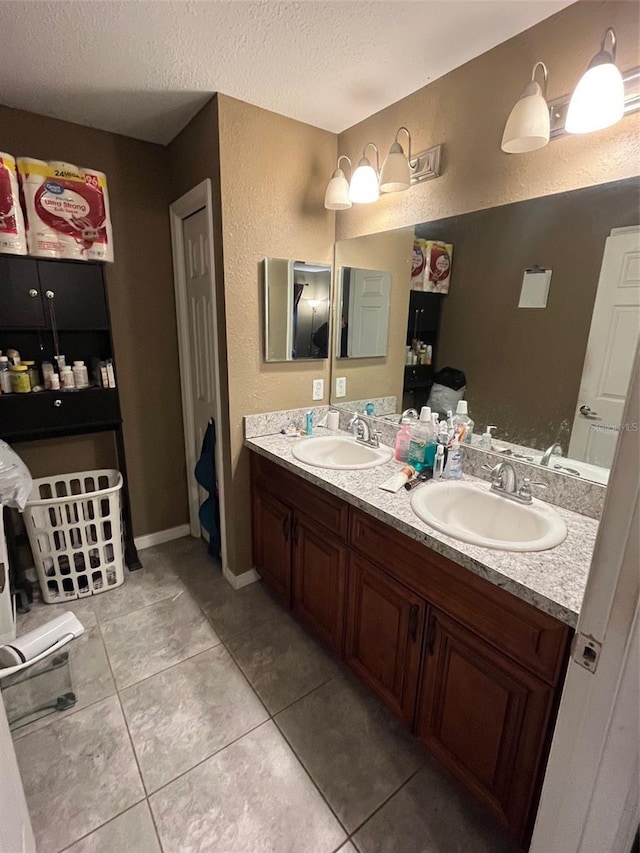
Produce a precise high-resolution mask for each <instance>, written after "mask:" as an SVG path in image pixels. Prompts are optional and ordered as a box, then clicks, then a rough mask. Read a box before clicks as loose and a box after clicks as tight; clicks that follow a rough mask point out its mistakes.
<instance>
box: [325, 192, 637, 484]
mask: <svg viewBox="0 0 640 853" xmlns="http://www.w3.org/2000/svg"><path fill="white" fill-rule="evenodd" d="M639 193H640V179H638V178H635V179H629V180H625V181H617V182H614V183H609V184H604V185H600V186H595V187H589V188H586V189H580V190H575V191H572V192H567V193H561V194H558V195H552V196H544V197H542V198H536V199H531V200H527V201H523V202H516V203H513V204H508V205H503V206H500V207H495V208H490V209H486V210H479V211H474V212H472V213H466V214H463V215H460V216H454V217H449V218H447V219H442V220H437V221H432V222H423V223H420V224H417V225H416V226H415V227H413V228H403V229H398V230H395V231H391V232H386V233H380V234H374V235H368V236H365V237H359V238H354V239H352V240H345V241H341V242H339V243H337V244H336V251H335V263H336V268H337V267H338V266H339V265H348V264H350V263H354V264H356V263H358V264H359V263H360V260H361V259H362V257H363V256H366V257H368V258H370V259H371V263H369V264H366V266H370V267H375V268H377V269H386V270H389V271H390V275H391V291H390V299H389V346H388V351H387V355H386V357H385V358H384V359H379V360H371V362H370V363H367V362H364V361H359V360H355V361H354V363H353V365H352V364H351V361H350V360H349V361H348V362H345V361H344V360H341V359H338V358H334V362H333V365H332V376H333V378H332V390H333V393H335V387H336V383H335V378H336V377H341V376H342V377H345V378H346V386H347V389H346V396H345V397H343V398H340V399H337V398H335V397H333V398H332V403H334V404H338V405H339V404H340V403H343V402H348V401H354V400H366V399H367V398H374V397H375V398H379V397H383V396H395V398H396V400H397V412H396V415H397V413H398V412H399V411H401V410H403V409H406V408H409V407H415V408H417V409H419V408H420V406H422V405H426V404H427V402H428V400H429V395H430V391H431V387H432V385H433V383H434V380H437V379H438V376H439V371H441V370H442V369H443V368H453V369H454V370H455V371H459V372H461V373H462V374H464V377H465V380H466V389H465V392H464V397H465V399H466V400H467V401H468V406H469V413H470V415H471V417H472V418H473V419H474V421H475V428H474V433H475V434H477V435H478V436H479V435H480V434H481V433H483V432H484V431H485V429H486V427H487V426H488V425H490V424H491V425H494V424H495V425H496V427H497V428H496V430H495V437H496V442H495V446H496V447H497V448H504V447H505V443H507V444H509V445H512V446H513V448H512V451H513V453H514V455H517V456H518V457H519V458H526V459H527V461H532V462H533V463H534V464H538V463H540V462H541V461H542V457H543V456H544V454H545V451H549V450H550V449H551V448H552V447H554V445H558V446H557V447H554V452H553V453H550V454H547V459H546V460H545V461H546V463H547V464H548V465H549V466H550V467H551V468H554V469H556V470H562V471H563V472H564V473H568V474H573V475H575V476H581V477H584V478H586V479H593V480H595V481H598V482H606V480H607V470H608V468H609V466H610V464H611V460H612V456H613V450H614V447H615V442H616V438H617V434H618V432H619V430H620V429H624V428H634V427H633V425H630V426H628V427H625V425H622V424H621V419H622V413H623V407H624V403H625V394H626V389H627V386H628V382H629V377H630V372H631V367H632V361H633V355H634V352H635V348H636V345H637V341H638V335H639V332H640V227H639V219H640V217H639V204H638V201H639V198H640V195H639ZM415 238H418V239H421V240H429V241H442V242H443V243H447V244H451V245H452V246H453V252H452V258H453V262H452V269H451V276H450V283H449V291H448V292H447V293H438V292H424V291H420V290H412V276H411V268H412V257H413V248H414V240H415ZM355 259H359V260H357V261H356V260H355ZM414 286H415V280H414ZM414 340H418V341H421V342H422V353H424V352H425V351H426V349H427V347H430V350H429V353H430V356H431V357H430V359H429V361H430V363H426V362H427V359H425V358H424V357H423V356H419V357H415V356H413V353H410V354H407V349H406V348H407V346H412V342H413V341H414ZM410 361H414V362H418V363H407V362H410ZM456 375H459V374H456ZM390 416H392V415H391V413H390ZM635 428H637V426H636V427H635ZM560 452H561V453H562V456H560ZM574 463H575V464H574Z"/></svg>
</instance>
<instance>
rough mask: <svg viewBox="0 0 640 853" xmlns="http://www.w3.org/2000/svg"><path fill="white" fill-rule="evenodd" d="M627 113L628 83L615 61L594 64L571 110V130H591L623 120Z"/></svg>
mask: <svg viewBox="0 0 640 853" xmlns="http://www.w3.org/2000/svg"><path fill="white" fill-rule="evenodd" d="M623 114H624V82H623V80H622V74H621V73H620V71H619V70H618V69H617V68H616V66H615V65H614V63H613V62H603V63H599V64H597V65H592V66H591V67H590V68H588V69H587V70H586V71H585V73H584V74H583V75H582V77H581V78H580V81H579V82H578V85H577V86H576V88H575V90H574V92H573V95H572V96H571V100H570V101H569V109H568V111H567V120H566V122H565V125H564V128H565V130H566V131H567V133H591V131H593V130H602V129H603V128H605V127H610V126H611V125H612V124H615V123H616V122H617V121H620V119H621V118H622V116H623Z"/></svg>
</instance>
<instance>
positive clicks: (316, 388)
mask: <svg viewBox="0 0 640 853" xmlns="http://www.w3.org/2000/svg"><path fill="white" fill-rule="evenodd" d="M323 397H324V379H314V380H313V397H312V399H313V400H322V398H323Z"/></svg>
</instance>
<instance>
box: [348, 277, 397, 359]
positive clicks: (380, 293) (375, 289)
mask: <svg viewBox="0 0 640 853" xmlns="http://www.w3.org/2000/svg"><path fill="white" fill-rule="evenodd" d="M390 293H391V274H390V273H388V272H380V271H379V270H362V269H352V270H351V280H350V283H349V334H348V338H347V340H348V343H347V354H348V356H349V358H366V357H370V356H383V355H386V354H387V337H388V333H389V297H390Z"/></svg>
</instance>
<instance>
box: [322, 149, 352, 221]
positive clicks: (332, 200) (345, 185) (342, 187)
mask: <svg viewBox="0 0 640 853" xmlns="http://www.w3.org/2000/svg"><path fill="white" fill-rule="evenodd" d="M341 160H346V161H347V163H348V164H349V171H351V169H352V166H351V160H350V159H349V158H348V157H347V156H346V155H345V154H341V155H340V157H338V163H337V165H336V170H335V172H334V173H333V176H332V178H331V180H330V181H329V183H328V184H327V191H326V193H325V194H324V206H325V207H326V208H327V210H348V209H349V208H350V207H351V199H350V198H349V181H347V179H346V177H345V174H344V172H343V171H342V169H341V168H340V161H341Z"/></svg>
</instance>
